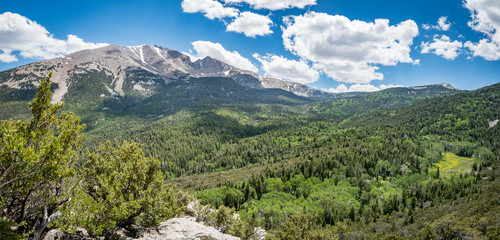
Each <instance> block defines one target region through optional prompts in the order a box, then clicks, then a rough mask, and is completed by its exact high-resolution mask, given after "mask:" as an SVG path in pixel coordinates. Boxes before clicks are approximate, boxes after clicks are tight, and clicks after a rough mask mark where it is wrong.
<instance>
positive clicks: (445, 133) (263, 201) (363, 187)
mask: <svg viewBox="0 0 500 240" xmlns="http://www.w3.org/2000/svg"><path fill="white" fill-rule="evenodd" d="M93 79H94V80H95V79H97V80H98V79H99V78H98V76H97V77H96V76H94V78H93ZM199 80H200V82H195V81H192V82H189V83H187V82H180V83H171V85H170V86H165V91H169V92H167V93H168V94H165V95H162V96H150V97H147V98H144V99H136V100H134V99H120V98H113V99H107V100H99V101H91V100H88V98H87V97H85V96H79V95H71V96H68V97H67V98H65V100H66V101H67V103H66V105H65V106H64V107H63V106H60V107H56V108H57V109H61V111H63V112H75V113H76V115H78V116H80V117H81V119H82V122H83V123H85V124H87V128H86V130H83V128H80V127H78V126H79V125H78V124H79V122H75V121H73V125H72V126H73V127H74V128H75V129H78V132H80V131H82V134H85V136H86V139H85V140H83V139H81V138H79V137H78V138H77V139H75V141H76V140H78V141H77V142H75V146H74V148H73V147H71V152H72V154H74V155H75V156H77V157H74V158H72V159H74V160H75V162H74V169H73V168H72V169H69V170H71V171H69V170H68V169H66V170H68V171H66V170H65V169H59V170H60V171H62V172H61V173H59V175H57V174H56V175H57V176H56V175H54V179H53V180H50V181H51V182H50V183H51V184H49V187H48V190H47V192H53V191H55V190H54V189H67V188H71V189H74V190H73V191H71V194H73V196H74V197H73V199H74V200H73V202H76V203H77V204H76V205H73V206H77V207H76V208H75V207H71V204H70V205H64V204H61V205H60V206H59V205H58V206H56V207H55V205H54V204H55V203H58V202H59V201H61V199H67V196H63V195H57V197H55V198H54V199H52V200H51V202H47V203H44V204H45V205H47V206H50V207H52V208H54V209H53V211H54V212H55V209H56V208H57V209H59V208H60V210H61V213H62V217H61V218H60V220H59V221H56V222H53V223H52V224H53V225H50V226H49V225H48V226H49V227H62V228H64V229H67V230H68V231H74V228H75V226H85V227H86V228H88V229H90V231H92V233H93V234H95V235H100V234H104V233H105V230H106V229H107V228H110V227H112V226H124V227H127V226H130V225H132V224H142V225H144V226H154V225H155V224H157V223H158V222H159V221H160V220H162V219H163V220H164V219H165V218H169V217H173V216H175V214H177V213H179V212H180V208H182V205H183V204H184V202H183V200H182V199H184V200H185V199H186V198H185V197H184V198H183V197H179V196H178V195H179V194H181V193H178V192H176V191H179V190H182V191H187V192H189V194H191V195H193V196H195V197H196V198H197V199H199V201H200V202H201V203H202V204H207V205H210V206H211V207H213V208H216V209H220V210H219V212H220V214H222V215H224V214H232V213H238V214H239V215H240V217H241V220H242V221H229V220H228V222H226V223H221V222H217V223H214V225H215V224H227V225H228V227H227V228H225V229H227V232H228V233H231V234H235V235H238V236H240V237H242V238H244V239H248V238H252V237H253V235H252V234H251V233H249V232H248V231H247V230H248V229H252V228H253V227H256V226H260V227H262V228H264V229H266V230H267V231H268V236H267V237H268V238H269V239H413V238H417V239H499V238H500V217H499V214H500V201H499V199H500V182H499V181H500V180H499V177H498V174H499V171H500V170H499V161H500V151H499V150H500V146H499V144H500V139H499V138H500V127H499V126H498V125H495V126H492V127H490V126H489V122H490V121H492V120H495V119H499V118H500V116H499V109H500V84H496V85H492V86H489V87H486V88H482V89H479V90H476V91H470V92H461V91H457V90H453V89H448V88H443V87H440V86H439V85H434V86H427V87H425V88H419V89H412V88H394V89H387V90H384V91H380V92H375V93H368V94H363V95H359V96H355V97H350V98H341V99H308V98H303V97H297V96H294V95H293V94H289V93H286V92H284V91H281V90H279V91H273V90H249V89H245V88H243V87H241V86H240V85H236V84H234V83H233V82H231V81H230V80H227V79H222V80H220V79H213V78H207V79H199ZM81 82H85V81H81ZM209 83H210V84H209ZM174 85H175V86H174ZM188 85H189V86H188ZM206 86H211V88H207V87H206ZM53 87H54V86H52V88H53ZM74 87H78V86H74ZM172 88H173V89H180V90H179V91H171V90H167V89H172ZM222 88H224V89H225V90H227V89H231V91H230V92H233V94H232V95H230V96H228V95H224V94H221V95H215V94H214V92H218V91H219V90H220V89H222ZM188 89H189V91H188ZM192 89H195V90H194V91H193V90H192ZM7 90H8V91H7ZM45 90H46V91H47V90H48V86H45ZM1 93H2V94H1V95H0V100H1V101H2V108H1V109H2V110H0V111H1V112H0V114H1V115H0V116H2V119H6V118H15V119H23V120H26V119H30V116H31V114H30V112H29V111H24V109H27V108H26V107H24V108H20V106H21V105H22V104H24V106H27V102H28V100H29V99H31V98H32V97H33V96H34V94H36V91H33V90H23V91H13V90H10V89H6V91H3V90H2V92H1ZM82 93H83V92H82ZM186 96H188V97H187V99H190V100H189V101H183V99H185V98H186ZM255 96H259V98H256V97H255ZM85 99H87V100H85ZM234 99H236V100H234ZM253 99H257V100H253ZM125 103H127V104H125ZM44 104H48V102H45V103H44ZM4 106H5V108H4ZM49 109H51V108H49ZM31 110H32V111H33V108H31ZM55 112H56V113H57V111H55ZM44 116H45V115H44ZM71 116H73V115H71ZM70 119H71V118H70ZM70 119H69V120H70ZM63 122H64V121H63ZM63 122H61V123H63ZM70 122H71V121H70ZM12 124H14V123H12ZM13 126H17V125H15V124H14V125H9V124H8V123H7V122H3V123H2V132H1V133H2V134H3V135H2V136H7V135H6V133H7V132H8V131H7V130H8V129H9V127H13ZM64 126H66V125H64ZM18 128H22V127H18ZM23 131H28V130H23ZM73 133H75V132H73ZM24 134H26V132H25V133H24ZM75 134H76V133H75ZM42 135H43V134H42ZM77 135H78V134H76V135H75V138H76V137H77ZM9 136H10V135H9ZM22 136H23V137H25V138H29V137H27V136H29V135H22ZM44 136H45V135H44ZM78 136H79V135H78ZM124 140H125V141H126V142H124ZM46 141H48V140H46ZM104 141H108V142H107V143H104ZM129 142H131V143H129ZM63 145H64V144H63ZM16 146H17V145H16ZM65 146H66V145H65ZM67 147H70V146H69V145H68V146H67ZM5 149H7V148H5ZM19 149H21V147H19ZM55 149H58V151H61V149H59V148H55ZM21 152H22V151H21ZM3 153H5V154H4V155H2V161H4V160H6V159H8V158H7V157H6V156H9V155H8V154H7V151H4V152H3ZM3 153H2V154H3ZM61 154H62V153H61ZM30 156H31V155H30ZM58 156H59V155H58ZM108 156H114V157H108ZM66 157H68V159H67V158H66ZM33 159H37V157H35V156H33ZM54 159H58V158H54ZM62 159H63V160H64V161H63V162H64V163H66V162H67V161H69V156H65V157H63V158H62ZM130 159H135V160H134V161H135V162H139V163H140V164H142V165H141V166H142V168H144V169H149V170H147V171H141V172H137V167H134V166H130V167H120V166H126V164H127V163H128V162H129V161H131V160H130ZM61 161H62V160H61ZM56 163H57V161H56ZM108 163H109V164H108ZM2 164H3V163H2ZM35 165H36V164H35ZM5 166H8V165H2V167H5ZM30 166H31V167H33V165H30ZM5 169H6V168H4V169H0V171H5ZM134 169H135V170H134ZM124 170H126V171H124ZM46 171H50V172H52V171H53V169H47V170H46ZM127 171H128V172H127ZM134 171H135V172H134ZM0 173H2V172H0ZM121 173H123V174H121ZM131 174H137V175H138V176H144V178H143V179H150V180H147V181H146V182H147V184H146V185H144V186H142V187H141V186H135V187H134V188H133V189H130V192H123V191H118V192H116V188H120V187H123V186H125V185H127V184H126V183H129V185H127V186H131V185H140V184H139V183H138V181H139V180H137V179H135V180H134V179H131V178H128V177H127V176H129V175H131ZM141 174H142V175H141ZM62 175H64V176H66V175H67V178H65V179H72V180H69V181H68V180H65V181H62V182H61V179H60V177H61V176H62ZM95 176H102V177H95ZM108 176H113V177H111V178H108ZM78 179H80V180H78ZM0 180H1V179H0ZM35 180H36V179H30V182H33V181H35ZM75 182H78V184H76V185H71V183H72V184H75ZM0 183H1V181H0ZM63 183H64V184H67V185H65V186H64V187H63V186H62V185H61V184H63ZM172 184H173V185H176V188H177V190H173V189H172V188H171V185H172ZM30 186H31V185H30ZM69 186H72V187H69ZM75 186H77V187H75ZM92 186H99V189H100V190H95V189H94V188H93V187H92ZM148 186H149V187H148ZM32 187H33V186H32ZM112 189H115V190H112ZM127 189H128V187H127ZM134 189H135V190H134ZM138 189H145V190H144V191H146V192H147V194H146V195H147V196H148V197H147V198H142V197H139V196H142V195H141V194H145V193H143V192H141V191H139V190H138ZM154 189H157V190H161V191H158V193H157V194H153V192H155V191H154ZM0 191H5V190H3V189H2V187H0ZM23 191H24V192H23ZM29 191H30V188H27V189H25V190H22V191H21V192H9V191H6V193H7V192H8V193H9V194H11V195H9V197H6V198H2V199H3V200H9V201H10V203H12V204H14V203H15V202H22V199H15V201H12V199H14V198H18V196H20V195H22V194H26V192H29ZM127 191H128V190H127ZM56 192H57V191H56ZM44 194H46V192H45V193H44ZM182 194H185V193H182ZM5 196H7V195H5ZM40 196H41V195H40ZM106 196H114V197H116V199H119V200H116V199H110V198H109V197H106ZM130 196H134V197H130ZM168 196H171V197H168ZM110 201H111V202H113V204H116V202H118V204H116V205H114V206H115V207H114V208H111V209H106V206H109V205H112V204H111V202H110ZM158 202H160V203H162V204H165V206H166V208H165V209H156V208H154V207H153V206H154V205H155V204H157V203H158ZM2 203H3V204H6V203H7V202H2ZM42 205H43V204H42ZM42 205H40V206H42ZM86 205H89V206H95V207H92V208H86V207H83V206H86ZM40 206H37V205H33V206H30V207H31V208H30V209H32V210H33V211H35V212H36V209H37V208H39V207H40ZM78 206H79V207H78ZM138 206H145V207H142V208H141V207H138ZM8 209H9V208H8ZM10 210H11V211H12V212H16V211H18V209H15V208H10ZM72 211H73V212H74V211H79V212H80V213H83V214H87V215H86V216H88V217H87V218H75V217H74V216H72V215H71V214H70V213H71V212H72ZM114 211H122V212H126V214H124V215H120V214H114ZM16 214H17V213H16ZM38 214H39V213H38ZM14 215H15V214H14ZM208 215H210V214H208ZM16 216H17V215H16ZM36 216H37V214H34V216H33V217H32V218H31V219H36ZM224 219H227V218H224ZM206 222H207V223H210V219H207V220H206ZM9 224H10V223H9ZM30 224H33V223H28V225H30ZM5 226H7V225H5ZM242 226H245V227H242ZM2 229H3V228H2V226H0V231H1V230H2ZM237 229H240V231H238V230H237ZM242 229H243V230H242Z"/></svg>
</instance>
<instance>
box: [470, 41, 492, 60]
mask: <svg viewBox="0 0 500 240" xmlns="http://www.w3.org/2000/svg"><path fill="white" fill-rule="evenodd" d="M465 47H467V48H469V49H470V50H471V51H472V53H473V56H474V57H482V58H484V59H486V60H489V61H495V60H499V59H500V43H498V42H494V41H491V40H489V39H481V40H480V41H479V42H478V43H472V42H470V41H468V42H466V43H465Z"/></svg>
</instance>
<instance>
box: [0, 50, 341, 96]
mask: <svg viewBox="0 0 500 240" xmlns="http://www.w3.org/2000/svg"><path fill="white" fill-rule="evenodd" d="M48 71H53V73H54V74H53V76H54V77H53V79H52V81H53V82H54V83H56V84H57V86H58V88H57V89H55V92H54V99H53V100H54V101H55V102H57V101H61V100H63V98H64V96H65V95H66V94H67V93H68V91H69V88H70V85H71V84H72V83H74V81H76V79H78V78H79V77H81V75H85V74H89V73H97V72H100V73H102V74H103V75H104V76H105V78H107V80H108V81H105V82H103V84H104V85H105V86H102V87H104V89H105V90H106V91H104V92H102V94H104V95H119V96H126V95H127V94H133V95H134V94H135V95H144V96H146V95H152V94H153V93H154V91H152V90H153V89H154V88H155V85H156V84H158V83H167V84H168V83H170V82H173V81H179V80H180V81H188V80H191V79H193V78H206V77H222V78H230V79H232V80H234V81H236V82H237V83H239V84H240V85H242V86H245V87H249V88H254V89H263V88H264V89H267V88H275V89H282V90H285V91H289V92H292V93H294V94H296V95H298V96H304V97H335V96H342V95H338V94H331V93H325V92H322V91H319V90H316V89H313V88H310V87H307V86H305V85H302V84H299V83H294V82H289V81H285V80H282V79H277V78H269V77H263V76H260V75H258V74H256V73H254V72H250V71H246V70H242V69H239V68H237V67H234V66H231V65H229V64H227V63H224V62H222V61H219V60H217V59H214V58H211V57H205V58H203V59H198V60H196V61H192V60H191V59H190V57H189V56H187V55H184V54H182V53H180V52H177V51H174V50H171V49H168V48H163V47H159V46H155V45H150V44H146V45H141V46H133V47H127V46H117V45H109V46H106V47H102V48H97V49H91V50H83V51H79V52H75V53H72V54H69V55H67V56H65V57H60V58H55V59H50V60H44V61H40V62H36V63H32V64H28V65H25V66H22V67H18V68H15V69H11V70H7V71H4V72H1V73H0V85H6V86H9V87H11V88H18V89H19V88H23V87H27V86H29V85H31V84H33V83H34V82H35V81H38V80H39V78H41V77H44V76H46V75H47V73H48ZM127 85H129V86H130V87H131V88H130V89H127ZM99 87H101V86H99Z"/></svg>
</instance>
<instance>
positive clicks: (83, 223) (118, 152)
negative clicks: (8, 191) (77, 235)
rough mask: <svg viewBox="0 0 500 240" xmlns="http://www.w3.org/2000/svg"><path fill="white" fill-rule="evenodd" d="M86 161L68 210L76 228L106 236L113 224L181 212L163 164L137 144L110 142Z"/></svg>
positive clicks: (150, 222)
mask: <svg viewBox="0 0 500 240" xmlns="http://www.w3.org/2000/svg"><path fill="white" fill-rule="evenodd" d="M84 159H85V160H84V161H85V162H84V164H83V166H82V170H81V171H82V173H81V177H82V181H81V183H80V186H79V187H78V189H76V190H75V191H76V192H75V199H74V202H73V206H72V207H71V208H69V209H67V212H66V218H67V219H68V221H69V222H70V223H71V226H72V227H84V228H86V229H87V230H88V231H89V233H91V234H93V235H101V234H103V233H105V232H106V230H109V229H111V228H112V227H114V226H119V227H124V228H129V229H130V228H131V227H132V225H134V224H139V225H140V226H143V227H151V226H157V225H158V224H159V222H160V221H161V220H166V219H169V218H172V217H174V216H175V215H177V214H178V213H179V212H180V208H181V206H178V204H177V201H176V198H175V193H174V191H173V189H172V187H171V186H169V185H166V184H165V183H164V177H163V174H162V172H161V171H160V162H159V161H158V160H157V159H155V158H148V157H146V156H145V155H144V153H143V152H142V150H141V149H140V148H139V145H138V144H137V143H135V142H132V143H128V142H126V141H125V142H123V144H122V145H121V146H119V147H117V148H114V147H112V146H111V144H110V143H109V142H108V143H106V144H103V145H101V146H100V147H99V148H98V150H97V151H96V152H89V153H87V154H86V155H85V157H84ZM71 226H70V227H71Z"/></svg>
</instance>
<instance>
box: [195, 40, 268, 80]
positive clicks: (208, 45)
mask: <svg viewBox="0 0 500 240" xmlns="http://www.w3.org/2000/svg"><path fill="white" fill-rule="evenodd" d="M191 44H192V45H193V48H194V50H195V51H196V52H197V54H196V55H191V56H192V57H194V58H195V59H200V58H204V57H206V56H210V57H212V58H215V59H217V60H220V61H223V62H225V63H227V64H230V65H233V66H235V67H237V68H240V69H244V70H249V71H253V72H257V71H258V69H257V67H256V66H255V65H253V64H252V62H251V61H250V60H248V59H247V58H245V57H243V56H241V55H240V54H239V53H238V52H237V51H232V52H231V51H228V50H226V49H225V48H224V47H223V46H222V45H221V44H220V43H213V42H209V41H196V42H192V43H191Z"/></svg>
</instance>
